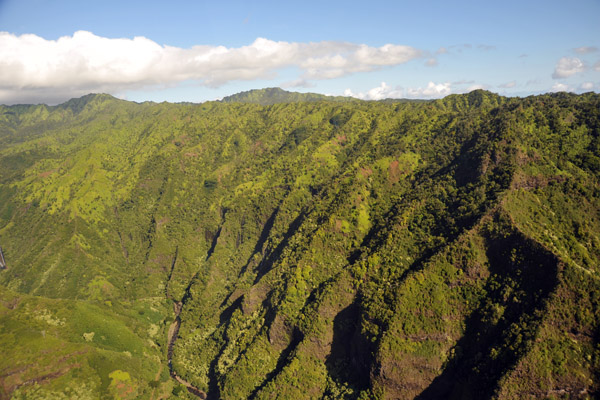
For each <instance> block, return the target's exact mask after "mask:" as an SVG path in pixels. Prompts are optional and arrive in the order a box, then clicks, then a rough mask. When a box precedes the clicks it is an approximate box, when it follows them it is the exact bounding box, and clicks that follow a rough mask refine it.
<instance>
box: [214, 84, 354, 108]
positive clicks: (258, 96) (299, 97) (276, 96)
mask: <svg viewBox="0 0 600 400" xmlns="http://www.w3.org/2000/svg"><path fill="white" fill-rule="evenodd" d="M221 101H222V102H223V103H254V104H261V105H263V106H265V105H271V104H278V103H299V102H308V101H336V102H354V101H359V100H358V99H355V98H353V97H343V96H326V95H324V94H318V93H299V92H288V91H287V90H283V89H280V88H277V87H275V88H266V89H254V90H249V91H247V92H240V93H236V94H233V95H231V96H227V97H224V98H223V100H221Z"/></svg>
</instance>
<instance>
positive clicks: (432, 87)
mask: <svg viewBox="0 0 600 400" xmlns="http://www.w3.org/2000/svg"><path fill="white" fill-rule="evenodd" d="M451 93H452V86H451V84H450V82H445V83H434V82H429V83H428V84H427V86H426V87H424V88H422V87H418V88H410V89H407V90H406V97H411V98H418V99H425V98H439V97H444V96H447V95H449V94H451Z"/></svg>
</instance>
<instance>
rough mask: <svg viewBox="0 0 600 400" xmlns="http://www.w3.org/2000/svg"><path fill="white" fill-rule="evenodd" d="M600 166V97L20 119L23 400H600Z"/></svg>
mask: <svg viewBox="0 0 600 400" xmlns="http://www.w3.org/2000/svg"><path fill="white" fill-rule="evenodd" d="M599 174H600V96H599V95H596V94H591V93H588V94H584V95H580V96H577V95H571V94H551V95H544V96H537V97H528V98H524V99H518V98H504V97H501V96H497V95H494V94H492V93H489V92H485V91H475V92H471V93H469V94H465V95H453V96H448V97H446V98H444V99H441V100H436V101H419V102H412V101H390V100H388V101H385V102H363V101H357V100H349V99H343V98H342V99H334V98H329V97H326V96H317V97H315V96H313V95H311V94H295V93H289V92H285V91H281V90H277V89H264V90H262V91H251V92H246V93H242V94H239V95H234V96H230V97H229V98H226V99H224V100H223V101H222V102H208V103H203V104H168V103H162V104H155V103H143V104H136V103H131V102H126V101H122V100H117V99H115V98H112V97H111V96H108V95H88V96H85V97H82V98H80V99H73V100H70V101H69V102H67V103H64V104H62V105H59V106H55V107H48V106H45V105H38V106H0V246H1V247H2V249H3V251H4V256H5V259H6V265H7V268H6V269H4V270H2V271H0V320H1V321H0V348H1V349H3V351H4V352H5V357H3V358H2V359H1V360H0V398H11V397H12V398H17V399H20V398H146V399H159V398H188V399H190V398H196V397H195V395H194V394H193V393H192V392H194V390H193V389H192V390H188V389H187V388H186V384H184V383H187V386H189V385H191V386H192V387H194V388H196V392H197V393H199V394H201V395H202V393H200V392H205V393H206V394H207V395H208V397H209V398H223V399H245V398H252V399H263V398H307V399H308V398H323V399H373V398H381V399H396V398H423V399H426V398H477V399H479V398H510V399H516V398H523V397H536V398H568V397H574V398H586V397H594V396H597V395H598V392H599V390H600V386H599V384H598V382H600V378H599V377H600V322H599V321H600V281H599V280H600V277H599V273H600V268H599V266H600V236H599V235H600V219H599V215H600V213H599V212H600V181H599V179H600V175H599ZM179 322H180V325H179ZM176 327H179V329H178V330H177V329H175V328H176ZM169 331H170V333H169ZM170 336H172V337H173V338H174V340H173V341H172V342H171V343H170V344H169V342H168V337H170ZM169 359H171V365H169V362H168V360H169ZM171 367H172V371H171V370H170V368H171ZM170 373H172V374H173V375H176V376H177V377H178V378H179V379H180V381H179V382H178V381H176V380H175V379H174V378H172V377H171V376H170Z"/></svg>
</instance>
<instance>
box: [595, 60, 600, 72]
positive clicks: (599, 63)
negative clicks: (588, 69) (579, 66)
mask: <svg viewBox="0 0 600 400" xmlns="http://www.w3.org/2000/svg"><path fill="white" fill-rule="evenodd" d="M594 71H600V61H598V62H597V63H596V64H594Z"/></svg>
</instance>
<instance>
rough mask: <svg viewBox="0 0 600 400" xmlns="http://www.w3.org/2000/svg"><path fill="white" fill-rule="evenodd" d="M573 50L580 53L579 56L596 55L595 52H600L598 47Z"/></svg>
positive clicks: (583, 47)
mask: <svg viewBox="0 0 600 400" xmlns="http://www.w3.org/2000/svg"><path fill="white" fill-rule="evenodd" d="M573 50H575V53H578V54H588V53H594V52H596V51H598V48H597V47H596V46H582V47H577V48H575V49H573Z"/></svg>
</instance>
